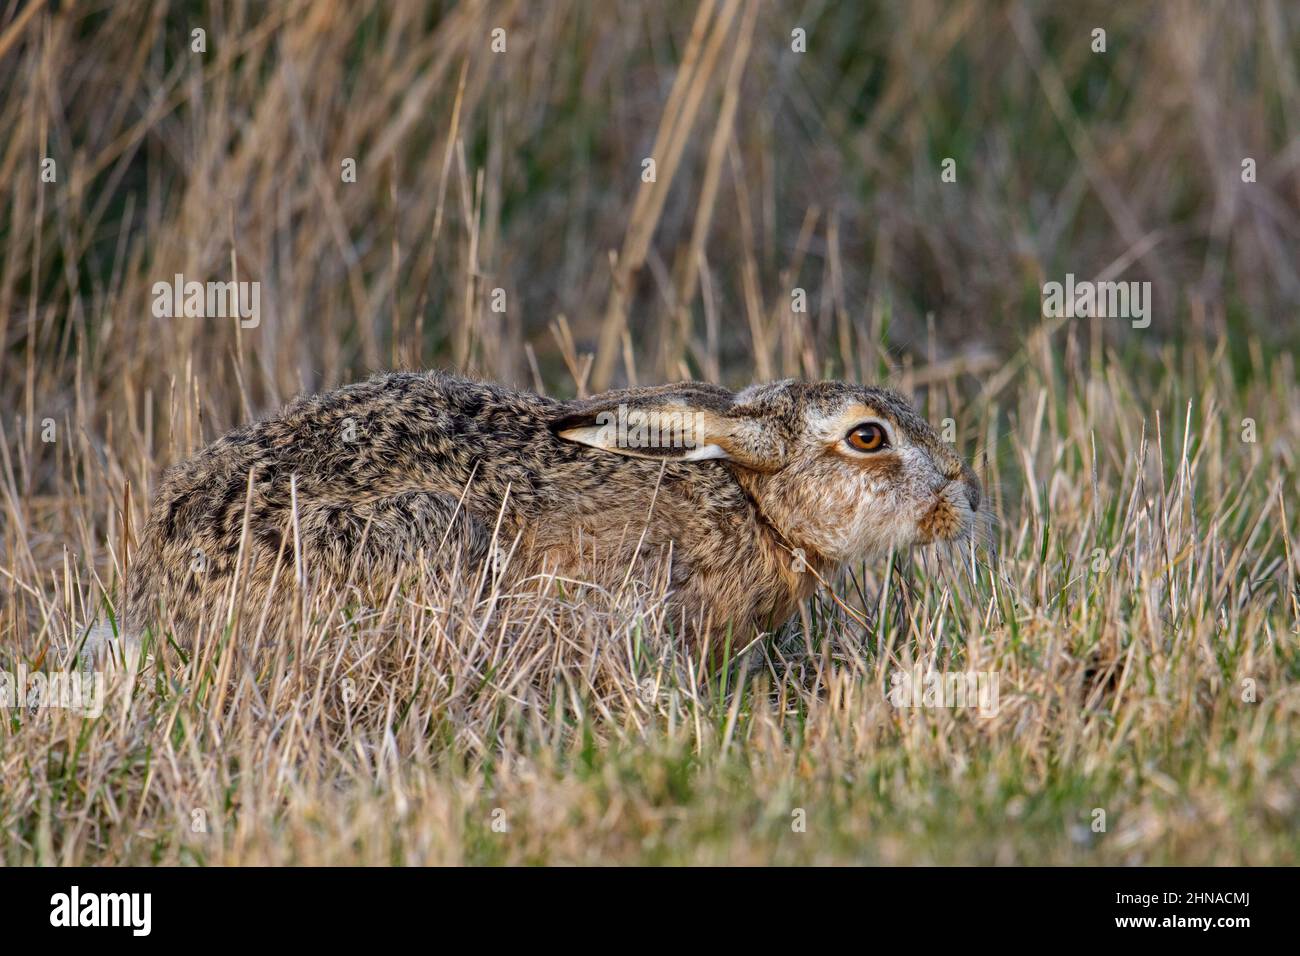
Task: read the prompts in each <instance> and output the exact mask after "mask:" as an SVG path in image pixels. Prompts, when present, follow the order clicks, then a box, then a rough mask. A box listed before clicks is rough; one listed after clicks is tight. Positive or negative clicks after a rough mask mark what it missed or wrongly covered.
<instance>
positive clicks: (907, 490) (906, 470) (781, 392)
mask: <svg viewBox="0 0 1300 956" xmlns="http://www.w3.org/2000/svg"><path fill="white" fill-rule="evenodd" d="M552 427H553V429H554V431H555V432H556V434H558V435H559V436H560V437H561V438H564V439H566V440H568V441H573V442H578V443H580V444H584V445H590V446H592V447H594V448H599V449H602V450H604V451H607V452H611V453H613V454H618V455H630V456H633V457H641V458H657V459H668V460H675V461H704V460H709V459H721V460H723V461H726V462H728V463H729V465H730V467H731V469H732V471H733V473H734V474H735V477H736V480H737V481H738V482H739V483H740V484H741V486H742V487H743V488H744V489H745V490H746V492H748V494H749V495H750V497H751V498H752V499H753V500H754V502H755V503H756V504H757V506H758V508H759V510H761V511H762V513H763V515H764V517H765V518H766V519H767V521H768V522H769V523H770V524H771V525H772V526H773V527H775V528H776V530H777V531H778V532H780V534H781V535H782V536H783V537H784V538H785V539H786V541H787V542H788V543H789V544H790V545H791V546H792V547H801V548H806V549H810V550H811V551H813V552H815V553H817V554H819V555H821V556H822V557H823V558H826V559H828V560H830V561H832V562H835V563H842V562H846V561H852V560H856V559H860V558H863V557H867V556H871V555H878V554H882V553H884V552H886V551H888V550H889V549H890V548H891V547H893V548H898V549H905V548H908V547H910V546H912V545H918V544H929V543H932V542H944V541H956V540H959V539H964V538H968V537H970V535H971V534H972V532H973V530H974V527H975V522H976V516H977V514H978V512H979V506H980V486H979V482H978V480H977V479H976V477H975V474H974V472H972V471H971V469H970V468H969V467H968V466H967V465H966V464H965V463H964V462H963V461H962V460H961V459H960V458H959V457H958V456H957V455H956V454H954V453H953V451H951V450H950V449H949V448H948V447H947V446H946V445H944V444H943V442H941V441H940V440H939V436H938V435H936V434H935V433H934V430H933V429H932V428H931V427H930V426H929V424H927V423H926V421H925V420H924V419H923V418H921V417H920V416H919V415H918V414H917V413H916V412H915V411H914V410H913V409H912V406H911V405H909V404H908V403H907V401H906V400H905V399H903V398H902V397H901V396H899V395H897V394H896V393H894V392H891V391H888V390H886V389H882V388H871V387H864V386H858V385H847V384H844V383H841V382H797V381H793V380H787V381H781V382H773V383H771V384H767V385H755V386H751V387H750V388H747V389H745V390H744V391H742V392H739V393H736V394H732V393H731V392H729V391H727V390H726V389H723V388H720V387H718V386H714V385H704V384H699V383H686V384H681V385H666V386H659V387H655V388H640V389H629V390H626V391H623V392H611V393H607V394H605V395H600V396H597V397H596V398H593V399H589V400H586V401H579V402H574V403H571V404H569V405H567V406H565V408H564V410H563V413H562V414H561V416H560V417H558V418H557V419H556V421H555V422H554V423H553V425H552Z"/></svg>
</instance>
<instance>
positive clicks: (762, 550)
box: [127, 372, 978, 644]
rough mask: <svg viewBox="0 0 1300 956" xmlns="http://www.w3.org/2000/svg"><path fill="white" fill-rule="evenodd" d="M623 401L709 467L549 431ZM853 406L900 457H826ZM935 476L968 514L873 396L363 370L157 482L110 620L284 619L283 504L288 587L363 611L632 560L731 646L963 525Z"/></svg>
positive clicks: (838, 453)
mask: <svg viewBox="0 0 1300 956" xmlns="http://www.w3.org/2000/svg"><path fill="white" fill-rule="evenodd" d="M620 406H622V407H624V408H627V407H633V408H640V409H650V410H655V409H681V408H686V409H689V410H692V411H698V412H699V413H700V418H699V420H700V421H702V422H704V423H705V424H704V426H703V428H704V430H705V431H707V432H708V434H707V435H705V436H704V438H705V439H707V441H709V442H711V443H714V444H715V445H716V446H717V447H718V448H720V449H722V451H721V452H719V454H725V456H726V457H725V459H721V460H719V459H713V460H698V461H691V460H682V455H683V451H682V450H680V449H677V450H674V449H662V448H658V449H650V450H648V451H649V452H650V454H649V456H648V457H647V456H646V452H647V450H646V449H639V450H638V449H625V448H616V447H596V448H593V447H587V446H586V444H578V443H575V442H574V441H570V440H566V439H565V438H564V437H561V436H562V434H581V435H584V436H588V437H589V436H591V435H592V434H594V430H593V428H592V426H593V423H594V422H595V421H596V420H597V416H599V415H600V414H601V413H609V412H610V411H611V410H615V409H618V408H619V407H620ZM864 411H871V412H873V413H874V414H877V415H879V416H880V418H881V419H882V420H885V421H887V422H889V423H890V424H891V426H892V427H893V429H894V430H895V433H896V434H897V436H898V441H899V443H900V446H901V447H899V448H898V449H894V450H891V452H890V453H888V454H884V455H880V456H871V457H864V456H856V457H855V456H853V455H851V454H850V455H845V454H844V453H843V450H842V449H841V448H839V447H838V446H837V444H836V439H835V434H834V432H835V430H838V429H839V428H841V427H842V425H841V424H840V422H839V419H837V418H836V416H841V417H842V416H845V415H848V416H850V417H852V416H856V415H860V414H862V413H863V412H864ZM818 429H823V430H824V429H831V430H830V431H825V432H824V433H822V432H819V431H818ZM575 430H576V431H575ZM250 475H251V479H250ZM940 476H943V477H940ZM954 478H958V479H960V482H959V484H960V486H961V489H962V495H964V496H966V497H967V498H971V500H972V502H973V503H977V502H978V485H977V484H975V482H974V478H973V476H972V475H971V474H970V472H969V469H967V468H966V467H965V466H964V465H963V464H962V463H961V462H960V461H959V460H958V459H957V458H956V457H955V456H954V455H952V453H951V452H949V451H948V450H947V449H946V448H945V447H944V446H942V444H941V443H939V442H938V440H937V438H936V436H935V435H934V433H933V431H931V430H930V428H929V426H928V425H927V424H926V423H925V422H924V421H923V420H922V419H921V418H920V417H919V416H917V415H916V413H915V412H913V411H912V409H911V407H910V406H909V405H907V403H906V402H905V401H904V400H903V399H901V398H899V397H898V396H896V395H894V394H893V393H890V392H886V391H883V390H880V389H868V388H861V387H857V386H849V385H843V384H840V383H834V382H820V383H798V382H779V383H774V384H772V385H766V386H756V387H754V388H751V389H747V390H745V391H744V392H742V393H740V394H739V395H733V394H732V393H730V392H728V391H727V390H725V389H722V388H719V387H718V386H713V385H704V384H698V383H686V384H681V385H667V386H657V387H653V388H641V389H629V390H624V391H620V392H611V393H607V394H606V395H602V396H597V397H596V398H594V399H588V400H583V401H575V402H569V403H562V402H557V401H554V400H552V399H548V398H543V397H540V396H537V395H533V394H528V393H522V392H518V391H514V390H511V389H508V388H504V387H501V386H497V385H492V384H487V383H480V382H472V381H467V380H465V379H461V378H457V377H453V376H450V375H446V374H442V373H437V372H430V373H408V372H395V373H387V374H381V375H377V376H375V377H374V378H372V379H370V380H369V381H366V382H363V383H359V384H356V385H351V386H347V387H345V388H340V389H337V390H335V391H332V392H328V393H325V394H322V395H317V396H312V397H308V398H303V399H300V400H298V401H296V402H294V403H293V404H291V405H290V406H288V407H287V408H285V409H284V410H283V411H281V412H280V413H279V414H277V415H275V416H273V417H270V418H267V419H265V420H263V421H260V422H256V423H253V424H249V425H245V426H243V427H241V428H237V429H235V430H234V431H232V432H230V433H229V434H227V435H225V436H224V437H222V438H220V439H218V440H217V441H215V442H213V443H212V444H211V445H209V446H208V447H206V448H204V449H203V450H202V451H200V452H199V453H198V454H196V455H195V456H193V457H192V458H190V459H189V460H188V461H185V462H183V463H181V464H179V465H177V466H175V467H174V468H172V469H170V470H169V471H168V472H167V473H166V475H165V476H164V478H163V481H162V483H161V486H160V488H159V491H158V494H157V496H156V498H155V500H154V503H153V508H152V511H151V514H150V517H149V521H148V524H147V526H146V527H145V529H144V532H143V534H142V539H141V542H140V547H139V551H138V554H136V555H135V556H134V559H133V562H132V566H131V574H130V579H129V582H128V601H127V626H128V629H131V630H135V631H136V632H137V633H138V632H139V631H140V630H142V629H143V628H145V627H148V626H150V625H152V624H154V623H156V622H163V623H164V624H165V625H167V627H168V629H169V630H171V631H172V632H173V633H174V636H175V638H176V639H177V640H178V641H180V642H181V643H183V644H184V643H187V642H188V641H189V640H190V639H191V638H190V635H191V633H192V631H193V629H194V628H195V627H196V626H197V624H198V622H199V621H200V619H201V617H202V615H203V614H204V613H209V614H211V613H214V612H219V611H220V609H221V608H223V607H224V606H225V605H226V603H227V602H228V595H229V591H230V587H231V583H232V581H236V580H238V581H241V582H243V584H242V586H243V587H245V588H246V589H247V590H246V594H245V597H246V598H247V599H250V600H251V602H252V606H253V607H254V608H255V609H256V611H257V613H260V611H261V608H262V603H263V602H264V601H269V602H270V606H271V609H272V614H273V616H278V615H282V614H283V611H284V607H285V604H284V601H285V597H286V596H287V595H288V594H289V593H291V592H292V587H293V583H294V565H295V560H294V547H293V540H294V529H293V520H292V516H293V508H292V507H291V502H292V501H293V500H294V499H295V498H296V502H297V509H296V510H297V519H298V520H297V523H298V528H297V536H298V540H299V542H300V549H301V557H302V564H303V574H304V577H307V578H310V579H312V580H314V581H315V582H317V583H318V584H323V585H325V586H339V585H342V584H344V583H345V582H348V581H350V580H351V581H354V582H356V583H357V584H358V585H359V586H360V587H361V588H362V589H363V592H364V593H365V594H367V595H368V596H369V597H373V598H382V597H383V596H384V595H385V594H387V593H388V591H389V590H390V588H391V587H392V586H393V585H394V584H395V583H398V582H400V581H401V580H402V579H403V577H404V576H405V575H408V574H410V573H412V572H413V571H414V572H417V573H422V572H428V571H431V570H432V571H434V572H437V571H438V570H440V569H447V568H451V567H452V566H454V565H457V564H460V565H462V566H464V567H467V568H469V569H472V570H477V569H478V568H480V567H482V565H483V563H484V562H486V561H489V560H493V561H496V562H497V565H496V566H501V567H502V568H503V572H504V573H505V574H506V575H507V576H508V577H509V579H510V580H511V581H513V582H520V581H523V580H525V579H528V578H530V577H532V576H535V575H544V574H556V575H559V576H562V577H567V578H573V579H578V580H582V581H589V582H592V583H594V584H597V585H599V586H602V587H605V588H616V587H618V586H620V585H621V583H622V582H623V581H625V580H626V579H627V578H628V572H629V567H631V568H633V570H634V572H635V574H636V576H638V577H641V578H643V579H645V580H652V579H656V578H658V577H659V576H661V575H662V576H664V578H665V579H666V580H667V581H668V583H669V586H670V588H671V600H672V606H673V608H674V610H675V612H676V613H677V615H678V618H679V619H680V621H681V622H682V624H683V630H684V631H686V632H689V633H690V634H693V635H695V636H697V637H698V636H700V635H703V634H715V635H716V634H719V633H721V632H722V631H723V630H724V629H725V628H727V627H730V628H731V629H732V631H733V633H734V634H736V635H737V636H748V635H751V634H752V633H754V632H755V631H756V630H762V629H769V628H774V627H777V626H779V625H780V624H781V623H783V622H784V621H785V620H786V619H788V617H789V616H790V615H791V614H792V613H793V610H794V608H795V606H796V605H797V603H798V601H800V600H802V599H803V598H805V597H807V596H808V595H809V594H810V593H811V592H812V590H813V588H814V587H815V586H816V583H817V576H818V575H821V576H825V575H826V574H829V573H832V572H833V571H834V569H835V568H836V567H837V566H838V565H839V564H840V563H842V561H844V560H847V559H848V558H849V557H852V556H854V555H865V554H869V553H874V552H875V551H879V550H881V549H882V547H884V546H885V545H886V544H897V543H899V542H904V541H905V540H922V539H928V538H934V537H952V536H955V535H957V534H959V533H962V532H963V531H964V530H968V524H969V522H966V524H963V522H962V516H961V515H959V514H958V513H957V512H956V511H955V510H953V508H954V506H953V505H952V504H951V503H949V501H948V498H945V497H944V496H943V495H944V494H948V495H949V497H951V494H950V490H949V491H943V492H942V493H941V492H940V491H939V490H938V489H939V486H940V484H942V483H943V482H945V481H949V482H950V481H951V479H954ZM291 479H292V481H291ZM250 480H251V484H250ZM946 487H947V486H945V488H946ZM972 489H973V490H972ZM971 496H973V497H971ZM958 500H959V501H960V500H964V499H963V498H962V497H961V496H958ZM868 506H870V507H868ZM941 506H943V507H946V508H947V509H948V510H947V511H945V512H943V515H944V516H945V517H944V518H943V520H941V519H940V516H939V515H940V513H939V510H938V509H940V507H941ZM246 511H247V516H248V521H247V528H248V532H247V537H246V539H244V538H243V534H242V532H243V529H244V527H245V513H246ZM873 516H874V517H873ZM873 522H875V523H878V524H879V527H874V528H873ZM922 525H924V527H922ZM886 531H887V532H888V533H887V534H886ZM494 532H495V533H494ZM909 536H910V537H909ZM885 538H888V541H885V540H884V539H885ZM877 539H880V540H877ZM895 539H897V540H895ZM241 548H242V554H243V557H242V559H241V558H240V555H241ZM512 549H513V555H512V556H511V557H510V559H509V561H508V562H502V560H501V555H502V554H504V553H506V552H510V551H511V550H512ZM794 549H799V551H801V553H799V554H797V555H796V554H795V552H794ZM796 557H798V558H800V559H802V561H803V562H804V563H805V565H806V567H807V568H808V570H800V565H799V564H798V563H797V561H796V560H795V558H796ZM237 562H238V563H239V567H238V568H237V567H236V565H237ZM421 562H422V563H421ZM277 564H278V569H277ZM354 569H355V573H353V571H354ZM237 571H238V573H236V572H237ZM273 577H274V583H273V580H272V579H273Z"/></svg>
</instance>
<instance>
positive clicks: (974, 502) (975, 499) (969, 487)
mask: <svg viewBox="0 0 1300 956" xmlns="http://www.w3.org/2000/svg"><path fill="white" fill-rule="evenodd" d="M966 500H967V501H969V502H970V510H971V511H979V510H980V486H979V485H977V484H975V483H974V482H970V481H968V482H967V483H966Z"/></svg>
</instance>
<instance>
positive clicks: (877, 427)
mask: <svg viewBox="0 0 1300 956" xmlns="http://www.w3.org/2000/svg"><path fill="white" fill-rule="evenodd" d="M845 441H847V442H848V443H849V444H850V445H852V446H853V447H854V448H856V449H857V450H858V451H880V450H881V449H883V448H888V447H889V435H888V434H887V433H886V432H885V428H884V426H883V425H881V424H879V423H878V422H865V423H864V424H861V425H858V426H856V427H855V428H854V429H853V431H851V432H849V434H848V437H847V438H845Z"/></svg>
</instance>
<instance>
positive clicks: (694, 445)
mask: <svg viewBox="0 0 1300 956" xmlns="http://www.w3.org/2000/svg"><path fill="white" fill-rule="evenodd" d="M550 427H551V431H552V432H554V433H555V434H556V435H557V436H558V437H560V438H562V439H564V440H565V441H571V442H575V443H577V444H579V445H588V446H590V447H592V448H599V449H601V450H602V451H607V452H610V453H611V454H615V455H627V456H629V457H632V458H655V459H659V460H661V461H662V460H668V461H707V460H710V459H718V458H721V459H726V460H728V461H734V462H736V464H738V465H743V466H744V467H746V468H752V469H754V470H756V471H775V470H776V469H777V468H779V467H780V466H781V464H782V463H783V461H782V460H781V459H782V457H783V456H782V455H780V454H778V451H777V449H778V447H783V446H782V443H779V442H778V441H776V439H775V436H773V435H770V434H768V433H767V432H768V430H767V429H766V428H765V427H764V424H763V422H762V420H761V419H757V418H754V417H751V416H749V415H745V414H743V413H741V412H740V410H739V409H738V408H737V407H736V406H735V404H734V399H733V396H732V394H731V393H730V392H728V391H726V390H725V389H723V388H719V387H718V386H702V385H694V384H691V385H683V386H677V387H661V388H655V389H629V390H627V391H626V392H612V393H609V394H607V395H601V396H597V397H596V398H593V399H587V400H585V401H578V402H571V403H569V404H568V405H565V406H563V407H562V408H561V409H560V411H559V414H558V415H557V416H556V417H555V418H554V419H552V421H551V423H550Z"/></svg>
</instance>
